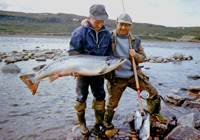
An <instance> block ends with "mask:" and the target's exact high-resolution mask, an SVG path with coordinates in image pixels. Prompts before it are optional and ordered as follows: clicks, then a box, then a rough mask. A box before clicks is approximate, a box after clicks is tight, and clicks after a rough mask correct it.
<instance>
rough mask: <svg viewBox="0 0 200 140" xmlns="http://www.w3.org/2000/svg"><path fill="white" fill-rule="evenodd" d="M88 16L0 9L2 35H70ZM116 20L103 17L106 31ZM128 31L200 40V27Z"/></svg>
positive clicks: (139, 25) (160, 37) (147, 36)
mask: <svg viewBox="0 0 200 140" xmlns="http://www.w3.org/2000/svg"><path fill="white" fill-rule="evenodd" d="M85 18H87V17H84V16H78V15H73V14H63V13H58V14H50V13H37V14H34V13H21V12H8V11H1V10H0V33H1V34H39V35H59V36H60V35H64V36H66V35H70V34H71V33H72V31H73V30H74V29H75V28H77V27H79V26H80V23H81V21H82V20H83V19H85ZM115 24H116V23H115V20H106V22H105V25H106V27H107V28H108V29H109V30H113V29H115V28H116V25H115ZM131 32H132V33H134V34H135V35H138V36H139V37H141V38H142V39H150V40H152V39H153V40H161V41H162V40H165V41H166V40H169V38H176V39H179V38H181V37H182V36H183V35H188V36H196V39H197V40H200V35H199V33H200V27H165V26H160V25H153V24H145V23H133V26H132V27H131ZM171 40H173V39H171Z"/></svg>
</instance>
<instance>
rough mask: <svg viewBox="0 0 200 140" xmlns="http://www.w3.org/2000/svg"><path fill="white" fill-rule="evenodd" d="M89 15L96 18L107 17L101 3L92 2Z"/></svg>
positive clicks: (102, 18)
mask: <svg viewBox="0 0 200 140" xmlns="http://www.w3.org/2000/svg"><path fill="white" fill-rule="evenodd" d="M89 16H90V17H92V18H94V19H96V20H106V19H108V14H107V12H106V9H105V6H104V5H101V4H94V5H92V6H91V7H90V15H89Z"/></svg>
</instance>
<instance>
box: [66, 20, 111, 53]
mask: <svg viewBox="0 0 200 140" xmlns="http://www.w3.org/2000/svg"><path fill="white" fill-rule="evenodd" d="M68 53H69V55H72V54H88V55H100V56H114V54H113V52H112V47H111V35H110V32H109V31H108V30H107V29H106V28H105V27H104V26H102V28H101V29H100V30H99V31H98V32H96V31H95V30H94V29H93V28H92V27H91V24H90V22H88V25H87V26H86V27H85V26H80V27H79V28H77V29H75V30H74V31H73V33H72V37H71V41H70V49H69V51H68Z"/></svg>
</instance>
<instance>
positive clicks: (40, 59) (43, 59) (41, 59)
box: [35, 57, 46, 61]
mask: <svg viewBox="0 0 200 140" xmlns="http://www.w3.org/2000/svg"><path fill="white" fill-rule="evenodd" d="M35 60H36V61H46V58H45V57H39V58H36V59H35Z"/></svg>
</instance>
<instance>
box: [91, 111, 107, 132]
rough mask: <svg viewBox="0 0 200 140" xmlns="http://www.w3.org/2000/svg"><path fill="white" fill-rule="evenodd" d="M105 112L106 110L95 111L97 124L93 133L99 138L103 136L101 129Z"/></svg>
mask: <svg viewBox="0 0 200 140" xmlns="http://www.w3.org/2000/svg"><path fill="white" fill-rule="evenodd" d="M104 112H105V110H94V114H95V118H96V122H95V124H94V127H93V128H92V133H93V134H95V135H98V136H99V135H101V130H100V127H103V119H104Z"/></svg>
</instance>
